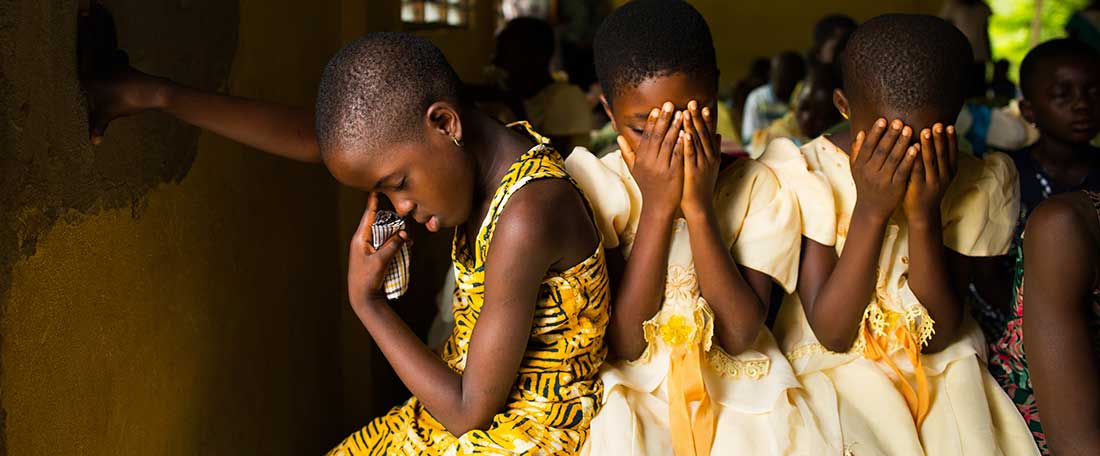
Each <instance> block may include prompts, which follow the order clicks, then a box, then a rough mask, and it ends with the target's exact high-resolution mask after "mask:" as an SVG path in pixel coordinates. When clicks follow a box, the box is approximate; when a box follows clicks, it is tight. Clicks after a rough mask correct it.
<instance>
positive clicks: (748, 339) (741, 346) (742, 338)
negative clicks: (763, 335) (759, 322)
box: [718, 328, 760, 356]
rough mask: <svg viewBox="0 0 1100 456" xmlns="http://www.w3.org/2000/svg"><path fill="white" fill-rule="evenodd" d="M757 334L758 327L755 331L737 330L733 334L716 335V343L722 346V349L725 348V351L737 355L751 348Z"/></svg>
mask: <svg viewBox="0 0 1100 456" xmlns="http://www.w3.org/2000/svg"><path fill="white" fill-rule="evenodd" d="M759 335H760V329H759V328H757V330H756V331H755V332H752V331H738V332H736V333H734V334H726V335H723V336H722V337H718V344H719V345H721V346H722V350H725V352H726V353H728V354H730V355H733V356H737V355H740V354H742V353H744V352H746V351H748V350H749V349H751V348H752V347H753V346H754V345H755V344H756V338H757V336H759Z"/></svg>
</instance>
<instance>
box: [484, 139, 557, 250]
mask: <svg viewBox="0 0 1100 456" xmlns="http://www.w3.org/2000/svg"><path fill="white" fill-rule="evenodd" d="M513 125H515V126H518V127H522V128H523V130H524V131H525V132H526V133H528V134H529V135H531V137H532V138H534V139H535V141H536V142H538V144H536V145H535V146H534V147H532V148H531V149H530V150H528V151H527V153H525V154H523V155H522V156H520V158H519V159H517V160H516V161H515V162H514V163H512V166H511V167H510V168H508V172H507V173H505V175H504V178H503V179H501V182H500V186H498V187H497V190H496V193H495V194H494V195H493V199H492V202H490V204H489V212H488V213H487V214H486V215H485V220H484V221H482V223H481V228H480V229H479V230H478V234H477V239H476V241H475V242H474V243H473V245H474V246H475V247H474V255H475V257H476V258H475V261H476V264H483V262H484V261H485V260H486V259H487V258H488V250H489V242H490V241H491V240H492V238H493V232H494V231H495V230H496V224H497V220H499V219H500V214H501V212H502V211H503V210H504V206H505V205H507V204H508V200H509V199H510V198H511V197H512V195H513V194H515V193H516V192H517V191H519V189H521V188H523V186H524V185H527V184H528V183H530V182H532V181H534V180H536V179H569V175H568V174H567V173H566V172H565V162H564V161H563V160H562V158H561V155H558V153H557V151H555V150H554V149H553V148H552V147H550V145H549V140H547V139H546V137H544V136H542V135H539V134H538V133H536V132H535V131H534V130H532V129H531V126H530V125H528V124H527V122H516V123H514V124H510V125H509V126H513ZM575 185H576V184H574V186H575Z"/></svg>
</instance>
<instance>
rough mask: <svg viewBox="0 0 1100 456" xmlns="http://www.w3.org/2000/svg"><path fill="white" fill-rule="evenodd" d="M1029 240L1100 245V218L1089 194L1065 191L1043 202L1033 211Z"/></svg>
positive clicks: (1028, 224) (1028, 232)
mask: <svg viewBox="0 0 1100 456" xmlns="http://www.w3.org/2000/svg"><path fill="white" fill-rule="evenodd" d="M1026 239H1027V242H1031V240H1032V239H1034V240H1035V242H1042V243H1049V244H1051V245H1057V244H1061V243H1064V242H1067V241H1068V242H1071V243H1089V244H1093V245H1094V246H1096V245H1100V219H1098V218H1097V213H1096V209H1095V208H1094V207H1093V205H1092V201H1091V200H1090V199H1089V197H1088V196H1087V195H1085V194H1084V193H1082V192H1070V193H1063V194H1061V195H1056V196H1053V197H1051V198H1050V199H1048V200H1046V201H1044V202H1043V203H1042V204H1040V205H1039V206H1038V207H1036V208H1035V210H1034V211H1032V212H1031V216H1030V217H1029V218H1028V220H1027V235H1026Z"/></svg>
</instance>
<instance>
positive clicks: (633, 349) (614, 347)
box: [607, 336, 646, 361]
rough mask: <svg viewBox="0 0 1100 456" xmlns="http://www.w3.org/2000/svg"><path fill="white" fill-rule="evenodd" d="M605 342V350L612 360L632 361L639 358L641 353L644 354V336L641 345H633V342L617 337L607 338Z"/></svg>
mask: <svg viewBox="0 0 1100 456" xmlns="http://www.w3.org/2000/svg"><path fill="white" fill-rule="evenodd" d="M607 342H608V343H607V348H608V350H609V351H610V352H611V356H612V358H614V359H618V360H623V361H634V360H637V359H638V358H641V357H642V353H645V347H646V346H645V344H644V336H643V343H641V344H639V343H633V341H630V342H628V341H625V340H622V338H617V337H611V338H608V341H607Z"/></svg>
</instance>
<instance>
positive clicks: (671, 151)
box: [618, 102, 684, 217]
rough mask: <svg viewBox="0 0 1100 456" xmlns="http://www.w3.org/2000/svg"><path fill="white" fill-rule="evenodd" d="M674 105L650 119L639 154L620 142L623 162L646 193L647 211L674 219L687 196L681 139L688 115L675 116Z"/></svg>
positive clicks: (653, 114) (663, 109)
mask: <svg viewBox="0 0 1100 456" xmlns="http://www.w3.org/2000/svg"><path fill="white" fill-rule="evenodd" d="M674 109H675V108H674V106H673V105H672V103H668V102H666V103H665V104H664V106H663V107H662V109H660V110H658V109H654V110H653V111H652V112H650V113H649V118H648V119H646V123H645V130H644V131H643V133H642V142H641V144H639V145H638V151H637V153H635V152H634V151H633V150H632V149H631V148H630V145H629V144H627V142H626V140H625V139H623V137H622V136H620V137H619V138H618V141H619V147H620V148H622V153H623V159H624V160H625V161H626V163H627V165H628V166H629V167H630V174H631V175H632V176H634V180H635V181H637V182H638V188H639V189H640V190H641V192H642V201H643V202H644V203H643V206H642V207H643V208H650V209H656V210H658V211H661V213H663V214H668V216H670V217H671V216H672V214H674V213H675V212H676V209H677V208H679V207H680V199H681V196H682V195H683V192H684V141H683V139H682V138H681V137H680V135H681V128H682V126H683V123H684V122H683V121H684V114H683V113H682V112H679V111H677V112H675V113H674V112H673V111H674Z"/></svg>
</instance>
